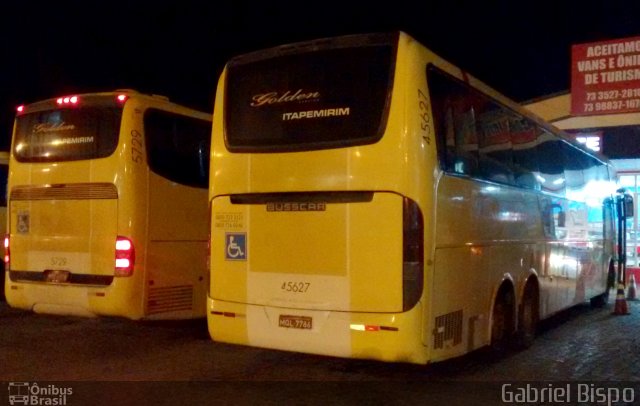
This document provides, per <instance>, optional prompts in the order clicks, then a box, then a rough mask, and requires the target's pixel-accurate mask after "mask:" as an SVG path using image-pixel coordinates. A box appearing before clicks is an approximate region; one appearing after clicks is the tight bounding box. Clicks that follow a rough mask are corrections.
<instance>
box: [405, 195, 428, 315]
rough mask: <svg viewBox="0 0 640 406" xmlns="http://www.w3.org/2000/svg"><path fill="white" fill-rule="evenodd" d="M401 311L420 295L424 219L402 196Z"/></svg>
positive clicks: (406, 309)
mask: <svg viewBox="0 0 640 406" xmlns="http://www.w3.org/2000/svg"><path fill="white" fill-rule="evenodd" d="M402 241H403V252H402V311H405V312H406V311H408V310H410V309H411V308H412V307H413V306H415V305H416V304H417V303H418V300H420V296H422V285H423V282H424V221H423V219H422V212H421V211H420V207H418V204H417V203H416V202H414V201H413V200H411V199H409V198H406V197H405V198H404V202H403V210H402Z"/></svg>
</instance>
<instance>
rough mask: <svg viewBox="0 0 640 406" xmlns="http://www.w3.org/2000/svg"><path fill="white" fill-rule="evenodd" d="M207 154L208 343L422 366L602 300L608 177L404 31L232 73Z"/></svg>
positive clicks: (316, 44)
mask: <svg viewBox="0 0 640 406" xmlns="http://www.w3.org/2000/svg"><path fill="white" fill-rule="evenodd" d="M211 151H212V154H211V173H210V192H209V199H210V210H211V214H210V215H211V241H210V246H211V251H210V266H211V278H210V283H211V285H210V288H209V297H208V303H207V318H208V328H209V332H210V335H211V337H212V339H213V340H216V341H221V342H228V343H237V344H245V345H251V346H258V347H265V348H272V349H280V350H289V351H297V352H306V353H316V354H324V355H331V356H340V357H354V358H367V359H376V360H383V361H401V362H411V363H420V364H424V363H428V362H435V361H440V360H444V359H447V358H451V357H455V356H459V355H461V354H464V353H467V352H469V351H472V350H474V349H477V348H480V347H484V346H487V345H493V346H495V347H496V348H502V347H504V346H505V345H506V344H511V343H519V344H523V345H526V344H528V343H530V342H531V339H532V338H533V336H534V334H535V328H536V323H537V321H538V320H539V319H540V318H544V317H547V316H549V315H551V314H553V313H555V312H557V311H559V310H561V309H565V308H567V307H569V306H571V305H574V304H576V303H579V302H582V301H585V300H587V299H593V301H594V304H600V302H603V301H604V299H605V298H606V295H607V291H606V289H607V288H606V281H607V275H608V271H609V268H610V263H611V260H612V257H613V237H614V233H613V220H612V209H611V204H610V202H611V199H610V197H611V193H612V190H613V189H615V186H614V185H613V183H612V182H611V176H612V173H611V167H610V166H609V165H608V163H607V162H606V161H605V160H604V158H602V157H600V156H597V155H596V154H593V153H590V152H588V151H587V150H585V149H583V148H582V147H581V146H579V145H578V144H575V143H573V142H571V141H570V140H569V139H568V138H565V137H564V136H563V135H562V134H559V133H558V132H557V130H556V129H555V128H553V127H551V126H549V125H547V124H545V123H544V122H543V121H541V120H540V119H538V118H536V117H534V116H533V115H531V114H530V113H528V112H527V111H525V110H524V109H523V108H521V107H520V106H518V105H516V104H514V103H512V102H510V101H509V100H507V99H506V98H505V97H502V96H501V95H499V94H498V93H496V92H495V91H493V90H491V89H490V88H489V87H487V86H486V85H484V84H483V83H481V82H480V81H478V80H476V79H474V78H473V77H471V76H470V75H468V74H467V73H466V72H464V71H463V70H461V69H459V68H456V67H455V66H453V65H452V64H450V63H447V62H446V61H444V60H443V59H441V58H440V57H438V56H436V55H435V54H433V53H432V52H431V51H429V50H428V49H427V48H425V47H424V46H422V45H421V44H419V43H418V42H416V41H415V40H414V39H412V38H411V37H410V36H409V35H407V34H405V33H393V34H369V35H355V36H346V37H338V38H329V39H322V40H315V41H310V42H305V43H299V44H293V45H285V46H281V47H276V48H273V49H268V50H264V51H258V52H255V53H250V54H247V55H242V56H238V57H236V58H233V59H231V60H230V61H229V62H228V63H227V65H226V67H225V69H224V71H223V73H222V75H221V77H220V80H219V82H218V88H217V93H216V99H215V108H214V120H213V132H212V144H211ZM594 212H595V213H596V214H595V215H594V214H593V213H594Z"/></svg>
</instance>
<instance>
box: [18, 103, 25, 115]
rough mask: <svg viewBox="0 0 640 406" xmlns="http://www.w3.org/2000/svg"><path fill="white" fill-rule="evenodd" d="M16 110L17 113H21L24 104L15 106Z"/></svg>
mask: <svg viewBox="0 0 640 406" xmlns="http://www.w3.org/2000/svg"><path fill="white" fill-rule="evenodd" d="M16 110H18V113H23V112H24V104H21V105H20V106H18V107H17V108H16Z"/></svg>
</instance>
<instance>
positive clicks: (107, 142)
mask: <svg viewBox="0 0 640 406" xmlns="http://www.w3.org/2000/svg"><path fill="white" fill-rule="evenodd" d="M120 117H121V110H120V109H118V108H111V107H81V108H70V109H56V110H48V111H39V112H34V113H29V114H25V115H21V116H18V117H17V118H16V123H17V124H16V135H15V140H14V155H15V157H16V159H17V160H18V161H20V162H55V161H69V160H78V159H93V158H102V157H106V156H109V155H111V154H112V153H113V152H114V151H115V148H116V146H117V144H118V133H119V131H120Z"/></svg>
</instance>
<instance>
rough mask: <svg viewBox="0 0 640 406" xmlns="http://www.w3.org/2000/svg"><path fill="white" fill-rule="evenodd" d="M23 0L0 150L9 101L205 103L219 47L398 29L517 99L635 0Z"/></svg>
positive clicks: (541, 90) (6, 59)
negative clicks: (103, 98) (141, 95)
mask: <svg viewBox="0 0 640 406" xmlns="http://www.w3.org/2000/svg"><path fill="white" fill-rule="evenodd" d="M382 2H383V4H384V3H386V4H388V6H384V7H380V6H378V4H379V2H375V3H374V2H348V1H333V0H328V1H317V2H316V1H308V0H303V1H299V2H283V1H276V0H273V1H269V0H263V1H236V0H226V1H225V0H210V1H192V0H181V1H175V0H171V1H163V0H156V1H136V0H129V1H122V2H121V1H98V0H96V1H90V0H85V1H61V0H57V1H56V0H50V1H46V2H45V1H29V0H14V1H11V2H3V5H2V11H0V47H1V48H0V49H1V51H2V52H1V55H2V57H1V59H0V148H4V149H6V148H8V144H9V138H10V134H11V127H12V122H13V117H14V114H15V108H16V106H18V105H19V104H23V103H31V102H35V101H38V100H41V99H45V98H50V97H54V96H60V95H65V94H71V93H84V92H92V91H109V90H114V89H120V88H131V89H136V90H138V91H142V92H146V93H155V94H162V95H165V96H168V97H169V98H170V99H171V100H173V101H175V102H178V103H181V104H186V105H188V106H190V107H194V108H197V109H200V110H203V111H207V112H211V111H212V108H213V98H214V94H215V87H216V83H217V80H218V75H219V74H220V72H221V71H222V68H223V67H224V63H225V61H227V60H228V59H229V58H230V57H232V56H235V55H238V54H242V53H245V52H250V51H254V50H258V49H262V48H266V47H271V46H276V45H282V44H286V43H291V42H296V41H302V40H309V39H315V38H322V37H329V36H335V35H342V34H357V33H366V32H386V31H393V30H403V31H406V32H407V33H409V34H411V35H412V36H414V37H415V38H416V39H417V40H419V41H420V42H422V43H423V44H425V45H426V46H428V47H429V48H431V49H432V50H433V51H435V52H436V53H438V54H439V55H441V56H442V57H444V58H445V59H448V60H449V61H451V62H453V63H455V64H457V65H459V66H460V67H462V68H463V69H465V70H467V71H469V72H470V73H471V74H473V75H474V76H476V77H478V78H479V79H481V80H483V81H484V82H486V83H488V84H489V85H490V86H492V87H494V88H496V89H497V90H499V91H501V92H502V93H504V94H506V95H507V96H509V97H511V98H512V99H515V100H516V101H522V100H527V99H531V98H536V97H540V96H543V95H546V94H550V93H556V92H560V91H563V90H566V89H568V88H569V85H570V83H569V82H570V79H569V77H570V51H571V44H574V43H584V42H592V41H600V40H607V39H614V38H623V37H631V36H638V35H640V1H638V0H625V1H616V0H590V1H564V0H555V1H547V0H540V1H529V0H527V1H518V0H496V1H490V0H473V1H470V0H414V1H410V2H404V1H397V0H392V1H389V0H382Z"/></svg>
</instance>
